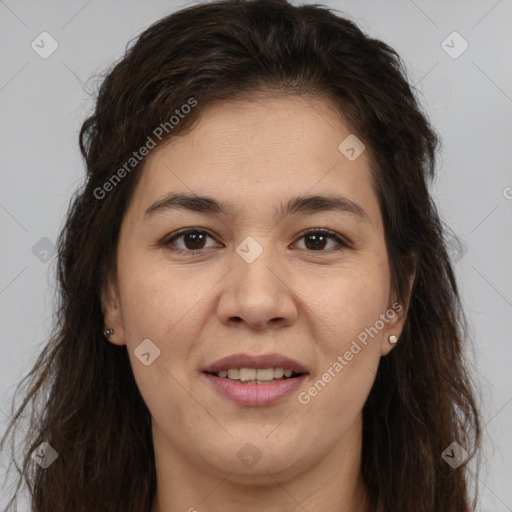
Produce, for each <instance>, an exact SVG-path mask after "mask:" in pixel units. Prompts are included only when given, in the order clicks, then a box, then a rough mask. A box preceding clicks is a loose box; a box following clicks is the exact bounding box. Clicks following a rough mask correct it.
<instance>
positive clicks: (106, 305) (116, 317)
mask: <svg viewBox="0 0 512 512" xmlns="http://www.w3.org/2000/svg"><path fill="white" fill-rule="evenodd" d="M101 309H102V311H103V318H104V326H103V329H104V330H105V329H109V328H113V329H114V335H113V336H112V338H110V339H109V340H107V341H109V342H110V343H113V344H114V345H120V346H121V345H125V333H124V327H123V325H124V323H123V316H122V312H121V306H120V301H119V290H118V288H117V283H116V280H115V279H112V278H109V279H108V280H107V285H106V286H105V287H104V289H103V291H102V295H101Z"/></svg>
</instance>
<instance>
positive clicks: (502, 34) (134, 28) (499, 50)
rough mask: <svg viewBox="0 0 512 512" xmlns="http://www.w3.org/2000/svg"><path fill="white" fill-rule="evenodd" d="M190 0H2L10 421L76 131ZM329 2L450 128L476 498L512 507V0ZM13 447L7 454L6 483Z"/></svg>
mask: <svg viewBox="0 0 512 512" xmlns="http://www.w3.org/2000/svg"><path fill="white" fill-rule="evenodd" d="M294 3H295V4H298V3H299V2H297V1H296V0H294ZM306 3H314V2H306ZM189 5H193V3H192V2H191V3H181V2H176V1H164V0H151V1H147V2H142V1H135V0H129V1H127V0H123V1H122V2H121V1H114V0H108V1H105V0H103V1H101V2H100V1H98V0H89V1H87V0H73V1H68V2H66V3H63V2H57V1H56V0H53V1H45V2H36V1H27V0H19V1H16V2H15V1H14V0H0V34H1V35H0V41H1V45H2V52H1V53H2V66H1V68H0V109H1V117H0V130H1V131H0V145H1V162H2V164H1V165H2V170H1V174H0V179H1V182H0V183H1V186H0V226H1V237H2V242H1V244H2V245H1V247H2V249H1V253H0V314H1V326H2V338H1V341H0V343H1V345H0V346H1V349H2V351H1V357H0V420H1V425H0V426H1V427H2V430H3V429H4V428H5V426H6V424H7V420H8V417H9V414H10V403H11V397H12V393H13V391H14V388H15V386H16V384H17V383H18V382H19V381H20V379H21V377H22V376H23V375H25V373H26V372H27V371H28V370H29V369H30V367H31V365H32V363H33V362H34V360H35V357H36V355H37V354H38V353H39V351H40V350H41V349H42V347H43V344H44V343H45V342H46V340H47V335H48V331H49V328H50V325H51V320H52V314H53V307H54V305H53V298H54V286H53V283H54V280H53V276H54V273H55V258H54V256H55V254H54V243H55V241H56V238H57V235H58V232H59V229H60V227H61V226H62V223H63V220H64V215H65V212H66V210H67V206H68V202H69V199H70V196H71V194H72V193H73V191H74V190H75V189H76V187H77V186H78V185H79V184H80V183H81V182H82V180H83V177H84V172H85V171H84V166H83V163H82V160H81V157H80V154H79V150H78V131H79V129H80V125H81V123H82V121H83V120H84V119H85V117H86V115H87V114H88V113H89V112H90V110H91V108H92V106H93V100H92V98H91V96H90V94H89V93H90V91H94V90H96V86H97V79H96V76H95V75H97V74H99V73H102V72H103V71H104V70H105V69H106V68H108V67H109V66H111V64H112V63H113V62H114V61H117V60H118V59H120V58H121V57H122V55H123V53H124V50H125V47H126V45H127V43H128V41H129V40H131V39H133V38H134V37H136V36H137V35H138V34H140V32H141V31H142V30H144V29H145V28H147V27H148V26H149V25H150V24H152V23H153V22H155V21H157V20H158V19H160V18H161V17H163V16H165V15H167V14H170V13H171V12H173V11H176V10H178V9H181V8H183V7H187V6H189ZM324 5H326V6H328V7H331V8H334V9H337V10H338V11H340V13H341V14H344V15H347V16H348V17H349V18H350V19H352V20H353V21H355V22H356V23H357V24H358V25H359V26H360V27H361V28H362V29H363V31H365V32H367V33H368V34H370V35H371V36H373V37H376V38H379V39H382V40H383V41H384V42H386V43H388V44H389V45H390V46H392V47H393V48H394V49H396V50H397V51H398V53H399V54H400V55H401V57H402V58H403V59H404V61H405V63H406V65H407V68H408V72H409V78H410V81H411V82H412V83H414V84H415V86H416V88H417V90H418V91H419V95H420V96H419V98H420V101H421V102H422V105H423V106H424V108H425V109H426V110H427V112H428V114H429V116H430V119H431V121H432V123H433V125H434V128H435V129H436V130H437V132H438V133H439V134H440V136H441V138H442V142H443V147H442V151H441V152H440V154H439V160H438V177H437V180H436V182H435V184H434V188H433V193H434V197H435V199H436V201H437V205H438V207H439V211H440V213H441V215H442V218H443V220H444V221H445V223H446V224H447V225H448V226H449V227H450V229H451V230H452V232H453V236H454V237H457V238H453V240H452V244H451V247H452V252H453V255H454V260H455V261H456V262H457V263H456V272H457V276H458V279H459V283H460V286H461V292H462V296H463V301H464V304H465V307H466V311H467V313H468V316H469V318H470V321H471V325H472V329H473V338H474V352H473V350H472V349H471V352H470V357H471V358H472V360H473V361H474V362H475V372H476V374H477V378H478V380H479V382H480V385H479V387H478V392H479V398H480V401H481V402H482V403H483V405H484V409H483V420H484V421H483V425H484V426H485V428H484V439H485V453H486V455H487V459H488V463H487V465H486V467H485V469H484V471H483V472H482V474H481V479H480V492H481V505H480V507H481V510H483V511H487V510H489V511H491V510H492V511H493V512H505V511H512V487H511V486H510V482H512V438H511V437H510V426H511V425H512V372H511V371H510V365H511V363H512V340H511V335H510V331H511V328H510V324H509V321H510V319H511V318H512V265H511V262H512V52H511V48H512V1H511V0H472V1H468V0H456V1H450V2H446V1H441V0H436V1H426V0H414V1H413V0H393V1H388V2H379V1H376V0H375V1H365V2H361V1H357V0H351V1H348V0H347V1H345V0H330V1H326V2H324ZM41 40H43V43H41ZM440 456H441V454H440ZM8 457H9V454H8V453H2V456H1V469H0V479H1V480H2V483H3V480H4V475H5V468H6V467H7V463H8ZM6 491H7V487H6V488H4V489H3V490H1V491H0V496H2V498H1V499H0V505H1V504H4V503H5V494H6ZM20 510H23V509H20Z"/></svg>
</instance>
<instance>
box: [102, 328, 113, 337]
mask: <svg viewBox="0 0 512 512" xmlns="http://www.w3.org/2000/svg"><path fill="white" fill-rule="evenodd" d="M103 336H105V338H107V340H111V339H112V338H113V336H114V328H113V327H110V328H109V329H105V330H104V331H103Z"/></svg>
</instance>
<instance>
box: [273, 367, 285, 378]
mask: <svg viewBox="0 0 512 512" xmlns="http://www.w3.org/2000/svg"><path fill="white" fill-rule="evenodd" d="M283 375H284V370H283V369H282V368H274V377H275V378H276V379H280V378H281V377H282V376H283Z"/></svg>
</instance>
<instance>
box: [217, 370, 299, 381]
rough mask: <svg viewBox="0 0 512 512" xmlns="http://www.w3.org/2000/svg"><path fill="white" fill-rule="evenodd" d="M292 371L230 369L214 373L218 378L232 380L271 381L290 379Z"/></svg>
mask: <svg viewBox="0 0 512 512" xmlns="http://www.w3.org/2000/svg"><path fill="white" fill-rule="evenodd" d="M292 373H293V371H292V370H289V369H288V368H287V369H286V370H285V369H284V368H281V367H277V368H258V369H256V368H230V369H229V370H221V371H219V372H217V373H216V375H217V376H218V377H222V378H226V377H227V378H228V379H232V380H240V381H241V382H247V381H263V382H266V381H271V380H273V379H282V378H283V377H291V376H292Z"/></svg>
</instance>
